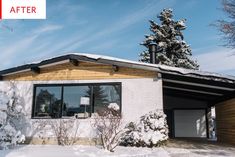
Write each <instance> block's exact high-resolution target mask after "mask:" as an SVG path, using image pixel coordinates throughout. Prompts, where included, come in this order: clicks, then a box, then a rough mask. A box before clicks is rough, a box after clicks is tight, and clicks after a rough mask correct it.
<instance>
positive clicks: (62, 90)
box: [31, 82, 122, 119]
mask: <svg viewBox="0 0 235 157" xmlns="http://www.w3.org/2000/svg"><path fill="white" fill-rule="evenodd" d="M102 85H118V86H119V87H120V93H119V95H120V112H121V113H122V83H121V82H104V83H52V84H34V85H33V102H32V112H31V119H67V118H69V116H63V114H62V108H63V105H62V103H63V101H64V100H63V98H64V87H65V86H67V87H68V86H91V87H92V88H91V95H92V96H91V97H90V104H91V109H90V113H89V117H91V115H92V113H94V94H93V86H102ZM37 87H61V113H60V117H59V118H53V117H38V116H34V114H35V113H34V112H35V106H36V101H35V99H36V89H37ZM79 119H84V118H79Z"/></svg>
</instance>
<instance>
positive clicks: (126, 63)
mask: <svg viewBox="0 0 235 157" xmlns="http://www.w3.org/2000/svg"><path fill="white" fill-rule="evenodd" d="M66 60H77V61H85V62H95V63H101V64H108V65H116V66H121V67H129V68H137V69H144V70H150V71H156V72H160V73H163V74H174V75H181V76H188V77H194V78H200V79H205V80H213V81H219V82H227V83H235V76H229V75H222V74H218V73H212V72H205V71H200V70H189V69H184V68H177V67H171V66H166V65H159V64H150V63H142V62H137V61H131V60H126V59H120V58H115V57H109V56H103V55H95V54H87V53H70V54H66V55H62V56H57V57H53V58H49V59H45V60H42V61H39V62H33V63H30V64H25V65H21V66H17V67H13V68H9V69H6V70H2V71H0V76H4V75H9V74H12V73H17V72H20V71H25V70H30V69H31V68H33V67H39V68H40V67H43V66H46V65H47V66H50V65H53V64H56V63H58V64H59V63H61V62H63V61H66Z"/></svg>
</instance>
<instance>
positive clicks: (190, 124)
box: [161, 68, 235, 143]
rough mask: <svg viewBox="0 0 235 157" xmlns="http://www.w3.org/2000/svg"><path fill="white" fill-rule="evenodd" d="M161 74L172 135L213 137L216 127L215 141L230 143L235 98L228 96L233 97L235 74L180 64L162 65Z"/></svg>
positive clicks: (234, 125) (233, 131)
mask: <svg viewBox="0 0 235 157" xmlns="http://www.w3.org/2000/svg"><path fill="white" fill-rule="evenodd" d="M161 74H162V81H163V104H164V111H165V113H166V114H167V123H168V126H169V136H170V137H171V138H178V137H181V138H182V137H183V138H184V137H187V138H212V136H213V131H215V132H216V135H217V139H218V141H221V142H227V143H232V142H231V141H232V140H231V138H232V137H233V139H235V138H234V137H235V99H234V100H229V99H231V98H233V97H235V94H234V93H235V78H234V77H231V76H224V75H219V74H214V73H207V72H200V71H193V70H182V69H179V68H172V69H161ZM228 100H229V101H228ZM214 109H215V110H216V114H214V112H213V110H214ZM228 113H229V114H228ZM214 115H216V120H215V121H216V125H215V124H213V123H214V122H213V117H214ZM228 121H230V123H229V124H225V123H228ZM214 126H216V128H215V127H214ZM234 143H235V142H234Z"/></svg>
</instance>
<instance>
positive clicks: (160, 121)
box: [121, 110, 168, 147]
mask: <svg viewBox="0 0 235 157" xmlns="http://www.w3.org/2000/svg"><path fill="white" fill-rule="evenodd" d="M126 129H127V131H126V132H125V135H124V136H123V137H122V142H121V144H122V145H125V146H138V147H140V146H141V147H146V146H147V147H155V146H161V145H163V144H164V143H165V142H166V140H167V139H168V126H167V121H166V115H165V114H164V112H163V111H162V110H155V111H151V112H149V113H148V114H146V115H144V116H142V117H140V121H139V122H138V123H134V122H131V123H129V124H128V125H127V126H126Z"/></svg>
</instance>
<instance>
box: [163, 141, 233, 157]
mask: <svg viewBox="0 0 235 157" xmlns="http://www.w3.org/2000/svg"><path fill="white" fill-rule="evenodd" d="M164 150H165V151H167V153H168V154H169V156H170V157H234V156H235V147H234V146H232V145H225V144H221V143H217V142H213V141H207V140H193V139H175V140H169V142H168V144H167V145H166V146H165V147H164Z"/></svg>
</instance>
